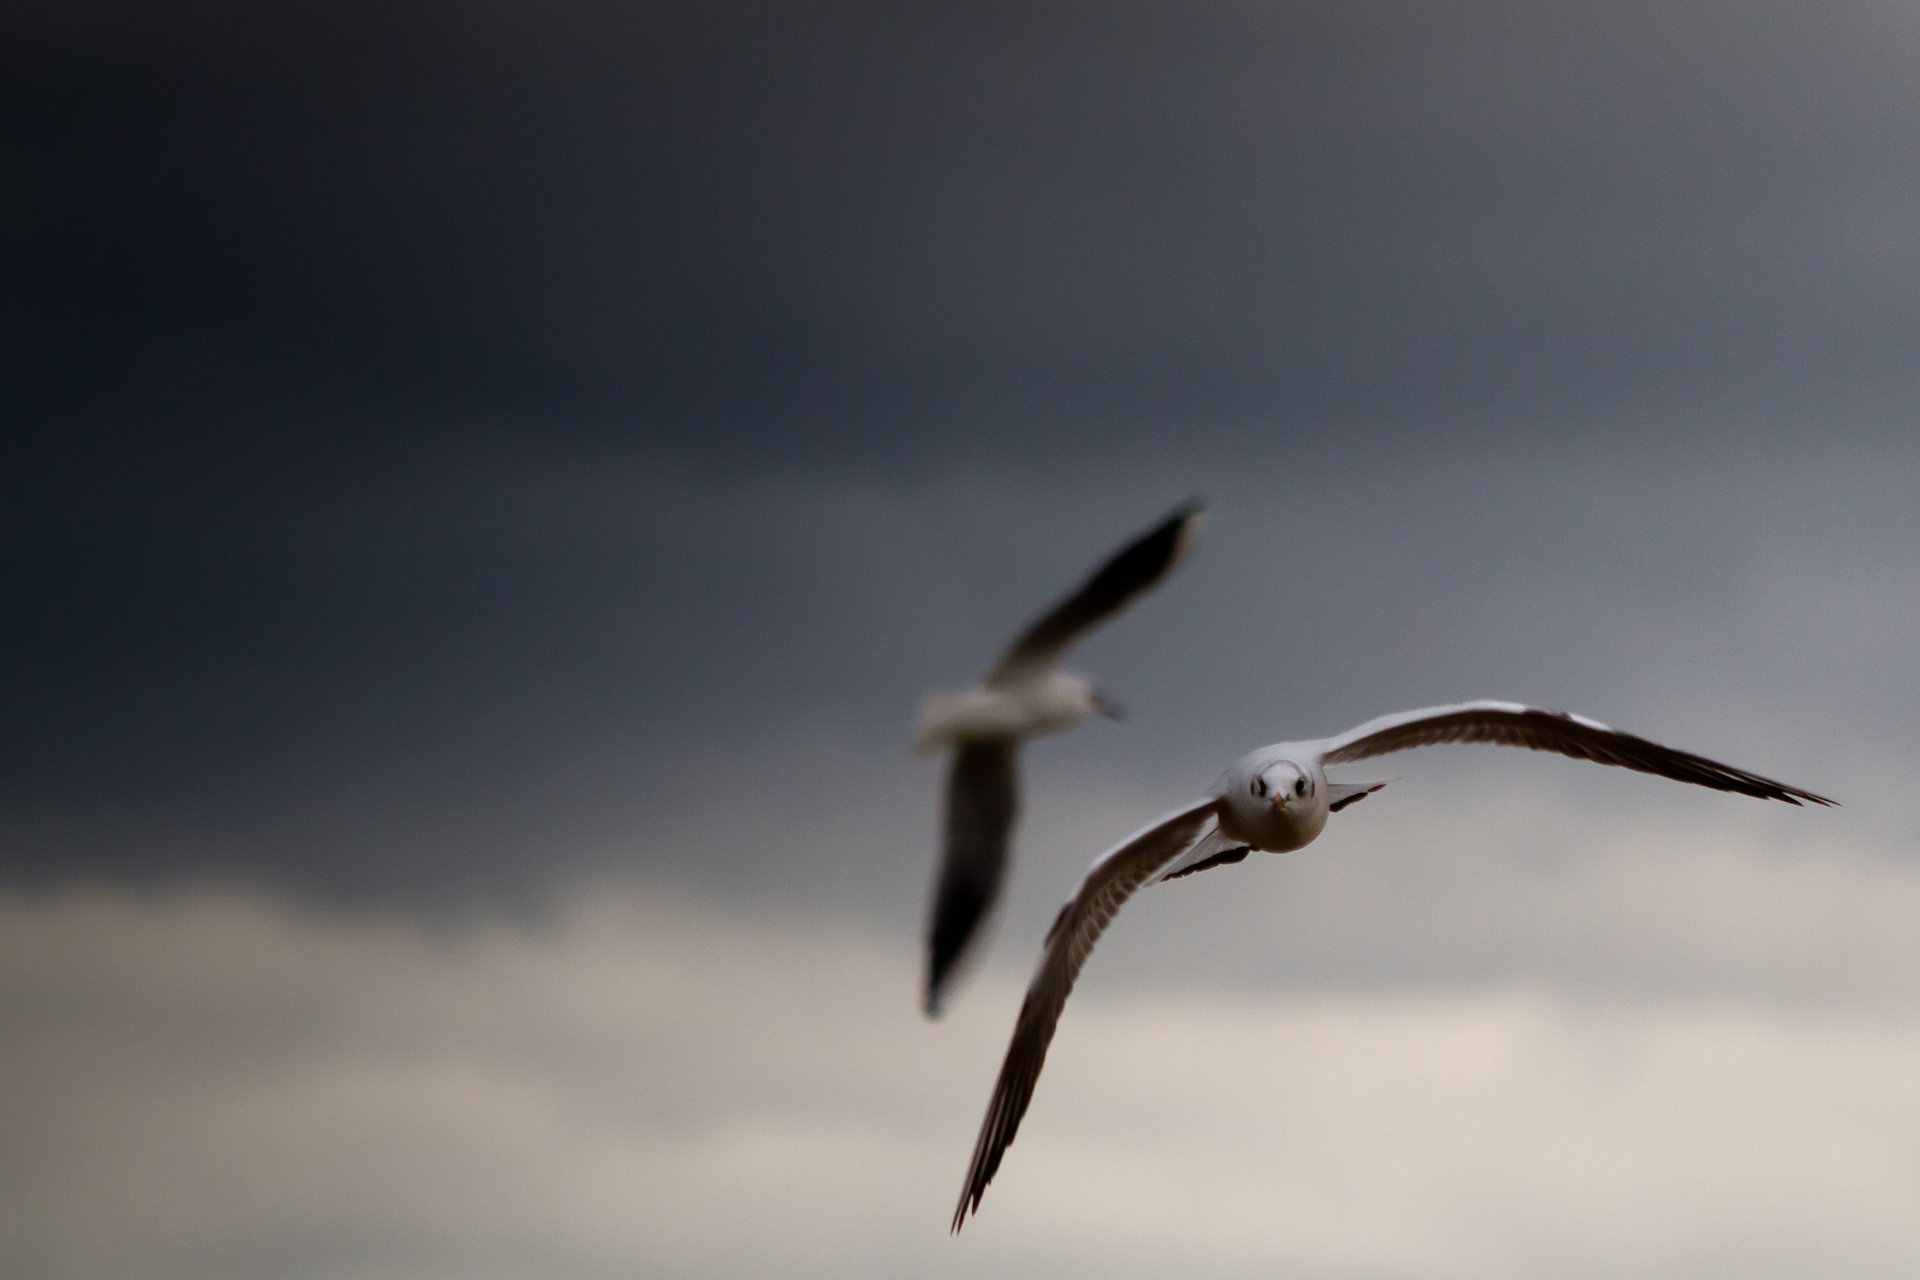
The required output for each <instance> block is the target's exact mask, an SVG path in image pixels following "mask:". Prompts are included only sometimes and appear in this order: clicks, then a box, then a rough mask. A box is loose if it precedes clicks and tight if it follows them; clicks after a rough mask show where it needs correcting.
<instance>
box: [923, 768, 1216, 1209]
mask: <svg viewBox="0 0 1920 1280" xmlns="http://www.w3.org/2000/svg"><path fill="white" fill-rule="evenodd" d="M1218 804H1219V801H1218V800H1216V799H1211V798H1210V799H1206V800H1199V801H1195V802H1194V803H1193V804H1190V805H1188V806H1187V807H1186V808H1184V809H1181V810H1179V811H1177V812H1175V813H1170V814H1168V815H1167V816H1166V817H1164V818H1161V819H1160V820H1158V821H1157V822H1155V823H1154V824H1153V825H1152V826H1149V827H1146V828H1144V829H1143V830H1141V831H1138V832H1136V833H1135V834H1134V835H1132V836H1130V837H1128V838H1127V839H1126V840H1124V841H1122V842H1121V843H1119V844H1117V845H1115V846H1114V847H1113V848H1111V849H1109V850H1107V851H1106V852H1105V853H1103V854H1101V855H1100V857H1099V858H1097V859H1096V860H1095V861H1094V864H1093V865H1092V866H1091V867H1089V868H1087V874H1086V875H1085V876H1084V877H1083V878H1082V879H1081V881H1080V887H1079V888H1078V889H1076V890H1075V891H1074V894H1073V897H1072V898H1070V899H1069V900H1068V902H1067V905H1066V906H1064V907H1062V908H1060V914H1059V915H1058V916H1057V917H1056V918H1055V919H1054V922H1053V928H1051V929H1049V930H1048V931H1047V942H1046V950H1045V952H1044V954H1043V955H1042V956H1041V958H1040V967H1039V969H1038V970H1036V971H1035V973H1034V975H1033V981H1032V983H1031V984H1029V985H1028V987H1027V998H1026V1000H1025V1001H1024V1002H1023V1003H1022V1004H1021V1006H1020V1017H1019V1018H1018V1020H1016V1021H1015V1023H1014V1026H1013V1041H1012V1043H1010V1044H1009V1045H1008V1046H1007V1057H1006V1061H1005V1062H1003V1063H1002V1064H1001V1066H1000V1078H999V1079H998V1080H996V1081H995V1082H994V1086H993V1099H992V1100H991V1101H990V1102H989V1103H988V1104H987V1114H986V1118H985V1119H984V1120H982V1121H981V1123H980V1137H979V1138H978V1140H977V1141H975V1143H974V1144H973V1159H972V1161H971V1162H970V1163H969V1164H968V1165H967V1181H966V1185H965V1186H964V1187H962V1188H961V1191H960V1204H959V1207H958V1208H956V1209H955V1210H954V1211H953V1230H955V1231H958V1230H959V1229H960V1224H961V1223H963V1222H964V1221H966V1217H967V1214H968V1213H969V1212H971V1211H973V1210H974V1209H977V1208H979V1206H980V1197H981V1195H982V1194H983V1193H984V1192H985V1191H986V1189H987V1183H989V1182H991V1181H992V1180H993V1175H994V1172H995V1170H997V1169H999V1167H1000V1157H1001V1156H1002V1155H1004V1154H1005V1153H1006V1150H1007V1148H1008V1147H1009V1146H1012V1145H1013V1135H1014V1134H1015V1133H1016V1132H1017V1131H1018V1130H1019V1128H1020V1118H1021V1117H1022V1116H1024V1115H1026V1113H1027V1103H1028V1102H1030V1101H1032V1099H1033V1085H1034V1081H1036V1080H1037V1079H1039V1077H1040V1067H1041V1065H1042V1064H1043V1063H1045V1062H1046V1060H1047V1045H1048V1044H1049V1043H1050V1042H1051V1041H1052V1040H1053V1029H1054V1027H1055V1025H1057V1024H1058V1023H1059V1021H1060V1011H1061V1010H1062V1009H1064V1008H1065V1007H1066V1004H1067V993H1068V992H1070V991H1072V990H1073V982H1074V979H1075V978H1077V977H1078V976H1079V974H1080V966H1081V965H1083V964H1085V963H1086V960H1087V956H1088V954H1089V953H1090V952H1092V950H1093V944H1094V942H1095V941H1096V940H1098V938H1099V937H1100V934H1101V933H1102V932H1103V931H1104V930H1105V929H1106V927H1107V924H1108V922H1110V921H1111V920H1112V919H1113V917H1114V913H1115V912H1117V911H1119V910H1120V904H1121V903H1123V902H1125V901H1126V900H1127V898H1128V897H1129V896H1130V895H1131V894H1132V893H1133V891H1134V890H1136V889H1138V888H1139V887H1140V886H1141V885H1143V884H1146V883H1147V882H1148V881H1149V880H1152V879H1153V878H1154V876H1156V875H1157V874H1159V872H1160V870H1161V869H1162V868H1163V867H1165V866H1167V865H1168V864H1169V863H1171V862H1172V861H1174V860H1175V859H1176V858H1178V857H1179V856H1180V855H1181V854H1182V853H1184V852H1186V850H1187V848H1188V846H1189V845H1191V844H1192V843H1193V842H1194V841H1196V840H1198V839H1200V838H1201V837H1202V836H1204V835H1205V834H1207V832H1208V830H1209V828H1211V826H1212V825H1213V822H1214V818H1215V814H1216V813H1217V806H1218Z"/></svg>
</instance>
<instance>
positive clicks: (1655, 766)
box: [1320, 701, 1834, 805]
mask: <svg viewBox="0 0 1920 1280" xmlns="http://www.w3.org/2000/svg"><path fill="white" fill-rule="evenodd" d="M1443 742H1488V743H1493V744H1495V745H1498V746H1506V747H1525V748H1527V749H1528V750H1531V751H1554V752H1558V753H1559V754H1561V755H1563V756H1571V757H1572V758H1574V759H1575V760H1592V761H1594V762H1595V763H1597V764H1608V765H1614V766H1616V767H1618V768H1621V769H1634V770H1638V771H1639V772H1641V773H1651V774H1655V775H1657V776H1659V777H1662V778H1672V779H1673V780H1674V781H1676V782H1690V783H1693V784H1694V785H1695V786H1700V787H1711V788H1712V789H1713V790H1715V791H1733V792H1737V793H1739V794H1740V795H1746V796H1756V797H1758V798H1760V799H1763V800H1783V801H1785V802H1786V803H1788V804H1794V805H1797V804H1799V803H1800V802H1802V801H1806V802H1807V803H1809V804H1819V805H1831V804H1833V803H1834V801H1832V800H1829V799H1828V798H1827V797H1825V796H1822V795H1816V794H1814V793H1813V792H1811V791H1803V790H1801V789H1800V788H1799V787H1793V786H1788V785H1787V784H1786V783H1784V782H1775V781H1773V780H1772V779H1771V778H1763V777H1761V776H1760V775H1759V774H1756V773H1748V772H1747V771H1746V770H1745V769H1736V768H1735V767H1734V766H1732V765H1728V764H1721V763H1719V762H1718V761H1714V760H1709V759H1707V758H1706V757H1704V756H1696V755H1694V754H1692V753H1691V752H1687V751H1680V750H1677V749H1675V748H1673V747H1665V746H1661V745H1660V744H1659V743H1657V742H1650V741H1648V740H1647V739H1645V738H1637V737H1635V736H1634V735H1632V734H1630V733H1622V732H1620V731H1619V730H1618V729H1614V728H1610V727H1609V726H1607V725H1604V724H1601V723H1600V722H1599V721H1598V720H1589V719H1587V718H1586V717H1585V716H1576V715H1572V714H1570V713H1568V712H1565V711H1547V710H1544V709H1542V708H1539V707H1528V706H1523V705H1521V704H1520V703H1517V702H1491V701H1482V702H1460V703H1455V704H1453V705H1451V706H1444V707H1426V708H1423V709H1421V710H1419V711H1402V712H1397V713H1395V714H1393V715H1386V716H1381V717H1379V718H1378V719H1374V720H1369V721H1367V722H1366V723H1365V724H1363V725H1360V726H1359V727H1358V728H1354V729H1349V730H1347V732H1345V733H1343V734H1340V735H1339V736H1338V737H1334V738H1330V739H1328V740H1327V742H1326V743H1325V745H1324V746H1323V747H1322V752H1321V756H1320V761H1321V763H1322V764H1346V763H1349V762H1351V761H1354V760H1365V759H1367V758H1369V757H1371V756H1381V755H1386V754H1387V753H1388V752H1392V751H1405V750H1407V749H1408V748H1410V747H1426V746H1433V745H1435V744H1438V743H1443Z"/></svg>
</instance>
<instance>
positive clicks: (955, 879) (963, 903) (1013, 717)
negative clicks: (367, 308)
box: [914, 498, 1201, 1018]
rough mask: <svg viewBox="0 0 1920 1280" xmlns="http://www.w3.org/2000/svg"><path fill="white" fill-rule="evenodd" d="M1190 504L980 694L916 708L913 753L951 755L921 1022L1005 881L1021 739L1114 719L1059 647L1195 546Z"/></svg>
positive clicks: (1012, 657)
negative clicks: (1064, 661)
mask: <svg viewBox="0 0 1920 1280" xmlns="http://www.w3.org/2000/svg"><path fill="white" fill-rule="evenodd" d="M1200 519H1201V504H1200V500H1199V499H1198V498H1194V499H1190V500H1189V501H1187V502H1186V503H1183V504H1182V505H1181V506H1180V507H1178V508H1177V509H1176V510H1175V511H1174V512H1173V513H1172V514H1171V515H1169V516H1167V518H1166V519H1165V520H1162V521H1161V522H1160V523H1159V524H1157V525H1155V526H1154V527H1153V528H1152V529H1149V530H1148V531H1147V532H1146V533H1143V534H1141V535H1140V536H1139V537H1138V538H1136V539H1134V540H1133V541H1132V542H1129V543H1128V544H1127V545H1126V546H1124V547H1122V548H1120V550H1118V551H1116V552H1114V553H1113V555H1112V556H1111V557H1109V558H1108V560H1107V562H1106V563H1105V564H1103V565H1101V566H1100V568H1099V569H1098V570H1097V571H1095V573H1094V574H1093V576H1092V577H1090V578H1088V579H1087V580H1086V581H1085V582H1084V583H1082V584H1081V585H1080V588H1079V589H1078V590H1077V591H1075V592H1074V593H1073V594H1072V595H1069V596H1067V597H1066V598H1065V599H1064V600H1061V601H1060V602H1059V603H1058V604H1056V605H1054V606H1053V607H1052V608H1051V609H1049V610H1047V612H1045V613H1044V614H1042V615H1040V617H1038V618H1036V619H1035V620H1034V621H1033V622H1032V623H1031V624H1030V625H1029V626H1028V627H1027V629H1026V630H1025V631H1023V632H1021V633H1020V635H1019V637H1018V638H1017V639H1015V640H1014V642H1013V644H1012V645H1011V646H1010V647H1009V648H1008V649H1007V651H1006V653H1005V654H1004V655H1003V656H1002V657H1001V659H1000V661H999V662H998V663H996V664H995V665H994V668H993V670H991V671H989V672H988V673H987V679H986V683H985V684H984V685H982V686H980V687H978V688H974V689H967V690H965V691H962V692H957V693H955V692H938V693H933V694H930V695H928V697H927V699H926V700H925V701H924V702H923V703H922V704H921V708H920V719H919V724H918V726H917V728H916V730H915V734H914V752H915V754H917V755H928V754H931V753H933V752H935V751H939V750H941V749H943V748H952V750H953V764H952V767H951V768H950V769H949V770H948V773H947V815H946V846H945V850H944V851H943V853H942V855H941V859H940V873H939V878H938V880H937V881H936V882H935V887H934V895H933V904H932V907H931V909H930V910H929V913H928V921H927V974H926V993H925V997H924V999H925V1008H926V1011H927V1016H928V1017H930V1018H937V1017H939V1016H940V1007H941V1002H942V1000H943V998H944V997H945V994H946V988H947V985H948V983H949V982H950V981H951V979H952V977H953V975H954V972H955V966H956V965H957V964H958V963H959V962H960V960H961V958H962V957H963V956H964V955H965V954H966V953H967V950H968V947H969V945H970V944H971V943H972V942H973V940H974V939H975V938H976V937H977V936H978V935H979V931H980V925H981V922H982V921H983V920H985V918H986V916H987V913H988V912H989V911H990V910H992V908H993V904H994V902H995V900H996V899H998V897H999V896H1000V882H1001V881H1002V880H1003V879H1004V878H1005V876H1006V869H1007V837H1008V833H1009V832H1010V831H1011V830H1012V828H1013V817H1014V812H1015V810H1016V809H1018V807H1019V779H1018V777H1017V776H1016V771H1015V770H1016V757H1017V755H1018V753H1019V748H1020V742H1021V740H1022V739H1023V738H1030V737H1037V736H1039V735H1040V734H1046V733H1057V732H1059V731H1060V730H1062V729H1066V728H1069V727H1070V726H1072V725H1074V724H1076V723H1078V722H1079V721H1080V720H1082V719H1085V718H1086V717H1087V716H1088V715H1090V714H1095V713H1098V714H1100V715H1104V716H1107V717H1109V718H1110V719H1115V720H1117V719H1119V718H1120V716H1121V711H1120V708H1119V706H1118V705H1116V704H1115V703H1114V702H1112V701H1111V700H1110V699H1109V698H1108V697H1107V696H1106V694H1105V693H1103V692H1102V691H1101V690H1100V689H1099V688H1098V687H1097V686H1096V685H1095V684H1094V682H1093V681H1092V680H1090V679H1088V678H1087V677H1086V676H1083V675H1079V674H1077V673H1075V672H1072V671H1068V670H1066V669H1064V668H1063V667H1061V666H1060V659H1061V657H1062V655H1064V654H1065V653H1066V651H1067V648H1068V646H1070V645H1072V644H1073V642H1074V641H1076V640H1078V639H1079V638H1080V637H1081V636H1082V635H1084V634H1085V633H1086V632H1088V631H1091V630H1092V629H1093V628H1094V627H1096V626H1098V625H1099V624H1101V623H1102V622H1105V621H1106V620H1107V619H1108V618H1111V617H1112V616H1113V615H1114V614H1116V613H1118V612H1120V610H1122V609H1124V608H1125V607H1126V606H1127V605H1128V604H1130V603H1131V602H1132V601H1133V600H1134V598H1135V597H1137V596H1140V595H1142V594H1144V593H1145V592H1147V591H1149V590H1151V589H1152V588H1153V587H1154V586H1155V585H1156V584H1158V583H1159V582H1160V580H1161V579H1162V578H1164V577H1166V576H1167V574H1168V573H1170V572H1171V571H1172V570H1173V567H1174V566H1175V565H1177V564H1178V563H1180V561H1181V559H1182V558H1184V557H1185V556H1186V554H1187V552H1188V551H1190V550H1191V549H1192V547H1193V544H1194V542H1195V541H1196V540H1197V538H1198V537H1199V532H1200Z"/></svg>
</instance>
